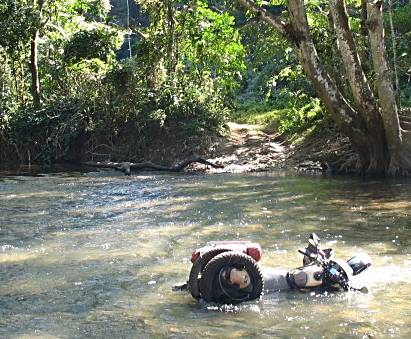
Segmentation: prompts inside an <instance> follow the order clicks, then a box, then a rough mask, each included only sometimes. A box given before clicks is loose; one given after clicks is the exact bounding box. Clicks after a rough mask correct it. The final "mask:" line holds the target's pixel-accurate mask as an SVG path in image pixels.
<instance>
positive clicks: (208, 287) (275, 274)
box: [173, 233, 371, 304]
mask: <svg viewBox="0 0 411 339" xmlns="http://www.w3.org/2000/svg"><path fill="white" fill-rule="evenodd" d="M298 252H300V253H301V254H303V266H301V267H297V268H294V269H291V270H284V269H278V268H266V267H262V266H260V264H259V261H260V259H261V256H262V250H261V247H260V245H259V244H257V243H254V242H250V241H216V242H210V243H207V244H206V246H203V247H201V248H198V249H196V250H195V251H194V252H193V253H192V257H191V262H192V263H193V265H192V267H191V270H190V274H189V278H188V281H187V283H185V284H182V285H175V286H174V288H173V289H174V290H184V289H187V290H188V291H189V292H190V293H191V295H192V296H193V297H194V298H196V299H200V298H201V299H204V300H205V301H208V302H217V303H231V304H236V303H240V302H244V301H248V300H254V299H258V298H260V297H261V296H262V295H263V294H265V293H269V292H273V291H283V290H301V291H304V290H314V289H321V290H339V289H342V290H344V291H349V290H355V291H361V292H367V289H366V287H365V286H363V284H361V279H358V275H359V274H360V273H362V272H363V271H364V270H366V269H367V268H368V267H370V266H371V258H370V257H369V256H368V255H367V254H362V255H357V256H354V257H352V258H351V259H349V260H347V261H345V260H341V259H336V258H334V255H333V250H332V249H329V248H328V249H322V248H321V247H320V238H319V237H318V236H317V235H316V234H315V233H312V234H311V235H310V236H309V239H308V246H307V247H306V248H305V249H304V250H298Z"/></svg>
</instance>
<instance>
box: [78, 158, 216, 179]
mask: <svg viewBox="0 0 411 339" xmlns="http://www.w3.org/2000/svg"><path fill="white" fill-rule="evenodd" d="M194 162H198V163H200V164H203V165H208V166H211V167H214V168H224V166H222V165H216V164H213V163H211V162H209V161H208V160H206V159H204V158H202V157H199V156H193V157H191V158H188V159H186V160H183V161H181V162H179V163H177V164H176V165H174V166H170V167H168V166H163V165H158V164H154V163H152V162H150V161H147V162H139V163H134V162H127V161H126V162H112V161H86V162H84V163H83V164H84V165H86V166H92V167H100V168H114V169H115V170H118V171H122V172H124V174H126V175H130V173H131V170H137V171H139V170H143V169H151V170H155V171H166V172H181V171H182V170H184V169H185V168H186V167H187V166H188V165H190V164H192V163H194Z"/></svg>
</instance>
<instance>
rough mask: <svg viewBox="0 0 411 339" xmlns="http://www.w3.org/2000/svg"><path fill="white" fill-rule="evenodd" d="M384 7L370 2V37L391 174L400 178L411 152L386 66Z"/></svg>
mask: <svg viewBox="0 0 411 339" xmlns="http://www.w3.org/2000/svg"><path fill="white" fill-rule="evenodd" d="M382 5H383V1H382V0H378V1H369V2H368V4H367V13H368V21H367V22H368V34H369V37H370V46H371V52H372V60H373V65H374V70H375V73H376V78H377V81H376V83H377V91H378V96H379V104H380V107H381V115H382V120H383V123H384V130H385V136H386V139H387V145H388V151H389V153H390V159H389V166H388V173H389V174H392V175H397V174H399V175H401V174H408V172H409V171H410V170H411V161H410V156H409V152H404V151H406V149H404V146H405V144H403V140H402V132H401V128H400V121H399V117H398V107H397V103H396V100H395V90H394V87H393V82H392V74H391V72H390V69H389V67H388V62H387V52H386V49H385V43H384V26H383V24H384V22H383V14H382Z"/></svg>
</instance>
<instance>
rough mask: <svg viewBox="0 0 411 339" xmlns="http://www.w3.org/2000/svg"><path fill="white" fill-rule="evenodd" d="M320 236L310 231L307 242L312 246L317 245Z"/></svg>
mask: <svg viewBox="0 0 411 339" xmlns="http://www.w3.org/2000/svg"><path fill="white" fill-rule="evenodd" d="M320 241H321V240H320V238H319V237H318V235H317V234H315V233H311V234H310V238H309V239H308V242H309V243H310V244H312V245H313V246H314V247H317V246H318V245H319V244H320Z"/></svg>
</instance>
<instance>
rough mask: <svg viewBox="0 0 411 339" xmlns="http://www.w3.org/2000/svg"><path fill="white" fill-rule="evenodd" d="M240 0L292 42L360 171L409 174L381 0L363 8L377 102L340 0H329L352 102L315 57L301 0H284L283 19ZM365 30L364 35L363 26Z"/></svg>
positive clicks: (408, 163)
mask: <svg viewBox="0 0 411 339" xmlns="http://www.w3.org/2000/svg"><path fill="white" fill-rule="evenodd" d="M238 1H239V3H240V4H241V5H242V6H243V7H245V8H246V9H248V10H250V11H251V12H253V13H255V14H257V15H258V16H259V18H260V19H262V20H263V21H265V22H266V23H268V24H269V25H270V26H272V27H274V28H275V29H276V30H277V31H278V32H279V33H280V34H281V35H283V36H284V37H285V38H286V39H287V40H288V41H289V42H291V43H292V45H293V48H294V50H295V52H296V55H297V56H298V59H299V61H300V62H301V64H302V66H303V69H304V71H305V73H306V74H307V77H308V79H309V80H310V82H311V83H312V85H313V87H314V89H315V90H316V92H317V94H318V96H319V97H320V99H321V100H322V102H323V103H324V105H325V107H326V109H327V111H328V112H329V113H330V114H331V116H332V117H333V118H334V120H335V121H336V123H337V125H338V126H339V127H340V129H341V131H342V132H343V133H344V134H346V135H347V136H348V137H349V138H350V141H351V144H352V146H353V147H354V149H355V150H356V151H357V152H358V154H359V160H360V169H361V171H362V172H363V173H367V174H372V175H375V174H377V175H384V174H387V173H389V174H401V175H403V174H408V171H409V170H410V169H411V163H410V162H409V154H410V149H409V147H410V146H409V145H411V140H409V138H410V137H408V135H409V134H410V133H407V137H408V140H407V142H404V143H402V144H401V131H400V128H399V121H398V114H397V107H396V105H395V96H394V92H393V88H392V81H391V79H390V73H389V72H388V65H387V59H386V53H385V44H384V39H383V28H382V23H383V22H382V13H381V11H378V9H379V10H380V9H381V6H379V7H378V4H379V3H380V2H382V1H378V0H377V1H376V0H363V1H362V13H363V14H364V13H367V15H368V19H367V20H368V21H367V25H368V27H369V30H368V34H369V35H370V41H371V47H372V48H371V49H372V53H373V60H374V68H375V70H376V72H377V77H378V81H377V83H378V92H379V101H377V99H376V98H375V96H374V94H373V92H372V90H371V87H370V85H369V83H368V81H367V78H366V76H365V73H364V71H363V69H362V65H361V61H360V58H359V56H358V52H357V50H356V45H355V42H354V38H353V36H352V32H351V29H350V26H349V21H348V14H347V11H346V8H345V4H344V1H343V0H330V10H331V14H332V22H333V26H334V30H335V32H336V35H337V42H338V47H339V50H340V54H341V56H342V60H343V65H344V69H345V71H346V74H347V77H348V81H349V84H350V88H351V92H352V94H353V97H354V103H353V106H352V105H351V104H350V103H349V102H348V101H347V100H346V98H345V97H344V95H343V94H342V92H341V91H340V89H339V88H338V86H337V84H336V82H335V81H334V80H333V79H332V78H331V77H330V75H329V74H328V73H327V71H326V70H325V68H324V66H323V64H322V63H321V61H320V60H319V57H318V54H317V51H316V48H315V45H314V42H313V40H312V38H311V35H310V28H309V25H308V20H307V15H306V11H305V7H304V1H303V0H289V1H288V12H289V22H287V23H286V22H284V21H282V20H281V18H279V17H276V16H274V15H272V14H271V13H270V12H268V11H266V10H264V9H263V8H261V7H259V6H257V5H256V4H255V3H254V1H250V0H238ZM366 1H368V3H367V7H365V6H364V5H365V3H366ZM376 10H377V11H376ZM370 18H372V20H371V21H375V20H376V21H377V22H376V23H375V24H372V25H371V26H372V27H373V28H372V29H370ZM363 21H364V18H363ZM363 24H364V22H363ZM363 33H364V35H365V32H364V31H363ZM407 145H408V146H407ZM401 150H402V151H403V153H401Z"/></svg>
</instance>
